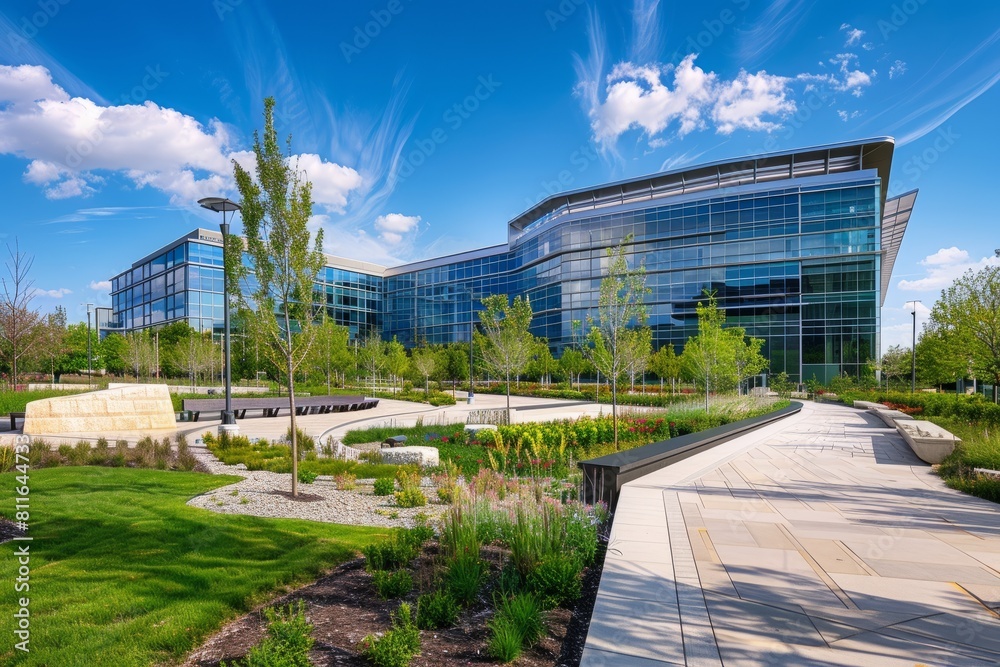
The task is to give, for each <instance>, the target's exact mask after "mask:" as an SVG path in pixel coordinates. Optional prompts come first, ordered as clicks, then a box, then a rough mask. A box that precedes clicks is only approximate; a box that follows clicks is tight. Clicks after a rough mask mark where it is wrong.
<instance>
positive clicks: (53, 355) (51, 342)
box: [39, 306, 67, 382]
mask: <svg viewBox="0 0 1000 667" xmlns="http://www.w3.org/2000/svg"><path fill="white" fill-rule="evenodd" d="M41 336H42V340H41V343H40V346H39V347H40V351H41V353H42V355H43V356H44V357H45V361H46V363H45V365H46V366H47V367H48V371H49V373H50V374H51V375H52V382H56V381H57V378H58V377H59V375H60V374H61V373H62V372H63V370H64V369H62V368H60V367H59V359H60V358H61V357H62V356H63V354H65V353H66V349H67V346H66V309H65V308H63V307H62V306H56V309H55V312H52V313H49V314H48V315H46V316H45V324H44V325H43V327H42V332H41Z"/></svg>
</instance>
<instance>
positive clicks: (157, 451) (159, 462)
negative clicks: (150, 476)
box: [153, 438, 173, 470]
mask: <svg viewBox="0 0 1000 667" xmlns="http://www.w3.org/2000/svg"><path fill="white" fill-rule="evenodd" d="M172 453H173V448H172V447H171V446H170V438H164V439H163V442H160V443H156V442H155V441H154V443H153V458H154V465H155V466H156V469H157V470H166V469H167V468H169V467H170V457H171V454H172Z"/></svg>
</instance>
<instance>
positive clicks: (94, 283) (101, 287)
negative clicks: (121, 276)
mask: <svg viewBox="0 0 1000 667" xmlns="http://www.w3.org/2000/svg"><path fill="white" fill-rule="evenodd" d="M90 289H92V290H97V291H98V292H108V291H110V290H111V281H110V280H91V281H90Z"/></svg>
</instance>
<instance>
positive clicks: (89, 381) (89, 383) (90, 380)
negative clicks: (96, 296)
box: [87, 303, 94, 389]
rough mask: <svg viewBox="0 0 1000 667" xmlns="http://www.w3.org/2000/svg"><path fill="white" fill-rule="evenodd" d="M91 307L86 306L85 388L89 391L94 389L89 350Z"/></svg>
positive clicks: (90, 305) (89, 304)
mask: <svg viewBox="0 0 1000 667" xmlns="http://www.w3.org/2000/svg"><path fill="white" fill-rule="evenodd" d="M93 307H94V304H92V303H88V304H87V386H88V387H89V388H90V389H93V388H94V369H93V361H92V359H93V356H92V355H91V350H90V313H91V308H93Z"/></svg>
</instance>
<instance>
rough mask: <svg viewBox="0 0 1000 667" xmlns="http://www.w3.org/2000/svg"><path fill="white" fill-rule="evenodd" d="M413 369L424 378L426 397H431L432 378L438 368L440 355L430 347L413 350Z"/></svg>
mask: <svg viewBox="0 0 1000 667" xmlns="http://www.w3.org/2000/svg"><path fill="white" fill-rule="evenodd" d="M412 363H413V368H414V370H416V371H417V373H418V374H419V375H420V376H421V377H422V378H424V396H429V395H430V393H431V391H430V382H431V376H432V375H434V372H435V370H436V369H437V366H438V355H437V354H436V353H435V352H434V350H432V349H430V348H429V347H418V348H416V349H415V350H413V359H412Z"/></svg>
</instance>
